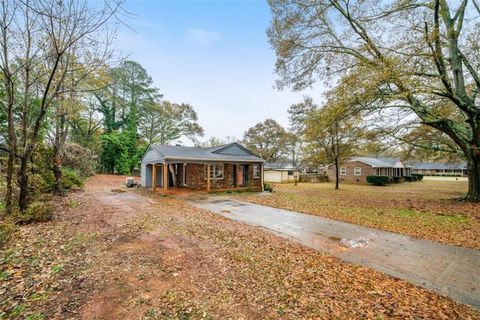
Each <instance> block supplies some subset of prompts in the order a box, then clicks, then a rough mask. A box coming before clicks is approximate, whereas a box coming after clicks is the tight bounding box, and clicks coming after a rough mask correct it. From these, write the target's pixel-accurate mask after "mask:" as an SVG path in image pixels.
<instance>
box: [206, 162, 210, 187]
mask: <svg viewBox="0 0 480 320" xmlns="http://www.w3.org/2000/svg"><path fill="white" fill-rule="evenodd" d="M206 166H207V192H208V191H210V164H208V163H207V164H206Z"/></svg>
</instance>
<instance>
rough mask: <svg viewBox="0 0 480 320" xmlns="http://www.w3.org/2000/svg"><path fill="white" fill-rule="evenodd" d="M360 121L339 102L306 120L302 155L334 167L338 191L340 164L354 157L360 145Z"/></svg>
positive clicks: (318, 111)
mask: <svg viewBox="0 0 480 320" xmlns="http://www.w3.org/2000/svg"><path fill="white" fill-rule="evenodd" d="M361 137H362V130H361V128H360V117H359V115H358V114H356V115H354V114H352V113H351V110H350V109H349V108H348V107H346V106H344V105H341V104H338V102H335V101H330V102H328V103H327V104H326V105H325V106H323V107H322V108H320V109H317V110H315V111H313V113H312V115H311V116H310V117H308V119H307V120H306V127H305V140H306V147H305V149H306V150H305V152H306V153H307V154H308V155H309V158H310V159H313V160H314V162H315V163H318V162H320V163H322V162H323V163H328V164H334V166H335V189H338V188H339V164H341V163H342V162H343V161H345V160H347V159H348V158H350V157H352V156H354V155H355V154H356V151H357V147H358V146H359V145H360V141H361Z"/></svg>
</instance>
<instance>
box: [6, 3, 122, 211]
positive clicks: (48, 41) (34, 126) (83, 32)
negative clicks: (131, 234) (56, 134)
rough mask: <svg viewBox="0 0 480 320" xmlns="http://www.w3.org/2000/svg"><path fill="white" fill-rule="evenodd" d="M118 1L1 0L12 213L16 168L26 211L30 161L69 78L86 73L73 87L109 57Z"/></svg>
mask: <svg viewBox="0 0 480 320" xmlns="http://www.w3.org/2000/svg"><path fill="white" fill-rule="evenodd" d="M119 6H120V4H118V3H117V2H115V1H106V2H105V4H104V6H95V7H93V6H88V5H87V4H86V3H81V2H79V1H75V0H65V1H54V0H43V1H29V0H25V1H9V0H3V1H1V2H0V72H1V74H2V76H1V78H2V80H3V85H4V87H5V91H6V103H5V114H6V115H7V132H8V134H7V148H8V152H9V154H8V161H7V168H6V171H7V188H6V196H5V206H6V210H7V213H8V212H10V211H11V209H12V205H13V203H12V200H13V197H12V196H13V177H14V174H15V175H16V176H17V183H18V185H19V188H20V190H19V193H18V207H19V209H20V211H21V212H25V211H26V209H27V205H28V200H29V199H28V191H29V181H28V167H29V165H30V163H31V159H32V155H33V153H34V152H35V150H36V148H37V145H38V143H39V142H40V141H41V140H42V134H44V130H43V129H44V126H45V117H46V115H47V113H48V112H50V110H51V107H52V105H53V104H54V103H55V102H56V101H57V99H58V98H59V96H60V95H62V94H64V92H63V91H64V89H65V86H64V84H65V79H66V78H67V77H68V75H69V74H71V73H72V72H76V73H77V74H80V73H81V74H83V76H80V77H78V78H76V79H77V82H76V83H74V84H73V86H69V87H68V90H72V88H73V87H75V86H76V85H78V84H79V83H80V82H81V81H83V79H84V78H85V76H86V75H88V74H91V73H92V72H94V71H95V70H97V68H98V67H99V65H101V64H103V63H104V62H105V61H106V60H107V59H108V58H109V56H110V51H109V49H108V48H109V44H110V43H111V41H112V35H114V33H109V32H107V31H108V28H109V25H110V21H112V20H113V19H114V18H115V14H116V12H117V10H118V9H119ZM73 62H75V63H73ZM78 66H81V67H78ZM17 162H18V163H19V169H18V171H17V172H16V170H15V165H16V163H17Z"/></svg>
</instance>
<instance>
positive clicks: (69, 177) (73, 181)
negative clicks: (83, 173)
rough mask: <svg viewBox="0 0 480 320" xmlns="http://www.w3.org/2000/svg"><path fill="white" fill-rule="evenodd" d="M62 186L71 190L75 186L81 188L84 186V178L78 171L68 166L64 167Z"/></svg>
mask: <svg viewBox="0 0 480 320" xmlns="http://www.w3.org/2000/svg"><path fill="white" fill-rule="evenodd" d="M61 184H62V188H63V189H66V190H70V189H73V188H81V187H83V179H82V178H81V177H80V176H79V175H77V173H76V172H75V171H74V170H72V169H68V168H63V169H62V181H61Z"/></svg>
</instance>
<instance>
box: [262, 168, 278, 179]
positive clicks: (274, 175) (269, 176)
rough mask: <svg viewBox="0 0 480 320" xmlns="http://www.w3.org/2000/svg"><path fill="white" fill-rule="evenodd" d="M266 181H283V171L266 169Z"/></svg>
mask: <svg viewBox="0 0 480 320" xmlns="http://www.w3.org/2000/svg"><path fill="white" fill-rule="evenodd" d="M263 180H264V181H265V182H282V172H281V171H273V170H269V171H264V178H263Z"/></svg>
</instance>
